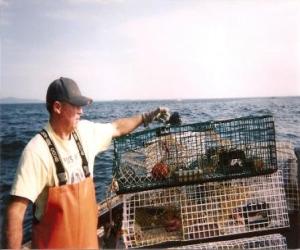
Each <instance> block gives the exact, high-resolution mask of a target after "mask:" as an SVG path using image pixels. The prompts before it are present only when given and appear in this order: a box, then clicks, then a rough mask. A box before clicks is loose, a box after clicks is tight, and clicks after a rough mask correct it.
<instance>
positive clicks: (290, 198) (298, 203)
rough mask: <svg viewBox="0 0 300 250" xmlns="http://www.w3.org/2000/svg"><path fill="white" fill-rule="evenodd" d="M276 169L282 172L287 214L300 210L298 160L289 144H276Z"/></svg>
mask: <svg viewBox="0 0 300 250" xmlns="http://www.w3.org/2000/svg"><path fill="white" fill-rule="evenodd" d="M276 151H277V164H278V169H281V170H282V173H283V183H284V189H285V193H286V200H287V206H288V211H289V213H293V212H297V211H299V210H300V189H299V173H298V160H297V157H296V154H295V151H294V147H293V145H292V144H291V142H287V141H279V142H277V143H276Z"/></svg>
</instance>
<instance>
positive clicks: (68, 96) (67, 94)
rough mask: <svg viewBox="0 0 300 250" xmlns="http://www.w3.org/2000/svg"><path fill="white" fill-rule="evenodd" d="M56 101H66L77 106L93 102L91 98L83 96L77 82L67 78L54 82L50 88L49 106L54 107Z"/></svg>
mask: <svg viewBox="0 0 300 250" xmlns="http://www.w3.org/2000/svg"><path fill="white" fill-rule="evenodd" d="M55 101H64V102H67V103H70V104H72V105H75V106H85V105H88V104H91V103H92V102H93V100H92V99H91V98H88V97H85V96H83V95H82V94H81V92H80V90H79V87H78V85H77V83H76V82H75V81H73V80H72V79H70V78H65V77H60V78H59V79H56V80H54V81H53V82H52V83H51V84H50V85H49V87H48V90H47V95H46V102H47V105H52V104H53V102H55Z"/></svg>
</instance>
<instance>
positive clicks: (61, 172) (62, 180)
mask: <svg viewBox="0 0 300 250" xmlns="http://www.w3.org/2000/svg"><path fill="white" fill-rule="evenodd" d="M40 135H41V136H42V137H43V138H44V140H45V141H46V143H47V145H48V147H49V150H50V153H51V156H52V158H53V161H54V164H55V167H56V173H57V178H58V182H59V186H61V185H65V184H66V183H67V176H66V173H65V169H64V167H63V164H62V161H61V159H60V157H59V154H58V152H57V150H56V148H55V146H54V143H53V141H52V140H51V138H50V137H49V134H48V133H47V131H46V130H45V129H43V130H42V131H41V132H40ZM72 135H73V137H74V139H75V142H76V145H77V148H78V150H79V153H80V156H81V162H82V169H83V172H84V175H85V177H89V176H90V175H91V174H90V171H89V167H88V161H87V159H86V156H85V153H84V151H83V147H82V145H81V142H80V140H79V137H78V135H77V133H76V132H75V131H74V132H73V133H72Z"/></svg>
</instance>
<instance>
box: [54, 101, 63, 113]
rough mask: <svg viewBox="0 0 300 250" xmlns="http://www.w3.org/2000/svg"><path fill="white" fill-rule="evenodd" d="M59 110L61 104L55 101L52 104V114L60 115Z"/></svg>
mask: <svg viewBox="0 0 300 250" xmlns="http://www.w3.org/2000/svg"><path fill="white" fill-rule="evenodd" d="M61 108H62V104H61V102H59V101H55V102H54V103H53V112H54V113H56V114H60V113H61Z"/></svg>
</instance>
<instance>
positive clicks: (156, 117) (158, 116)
mask: <svg viewBox="0 0 300 250" xmlns="http://www.w3.org/2000/svg"><path fill="white" fill-rule="evenodd" d="M142 117H143V123H144V126H145V127H147V126H148V125H149V123H151V122H153V121H158V122H166V121H168V120H169V118H170V112H169V109H168V108H165V107H159V108H157V109H155V110H153V111H150V112H145V113H143V114H142Z"/></svg>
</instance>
